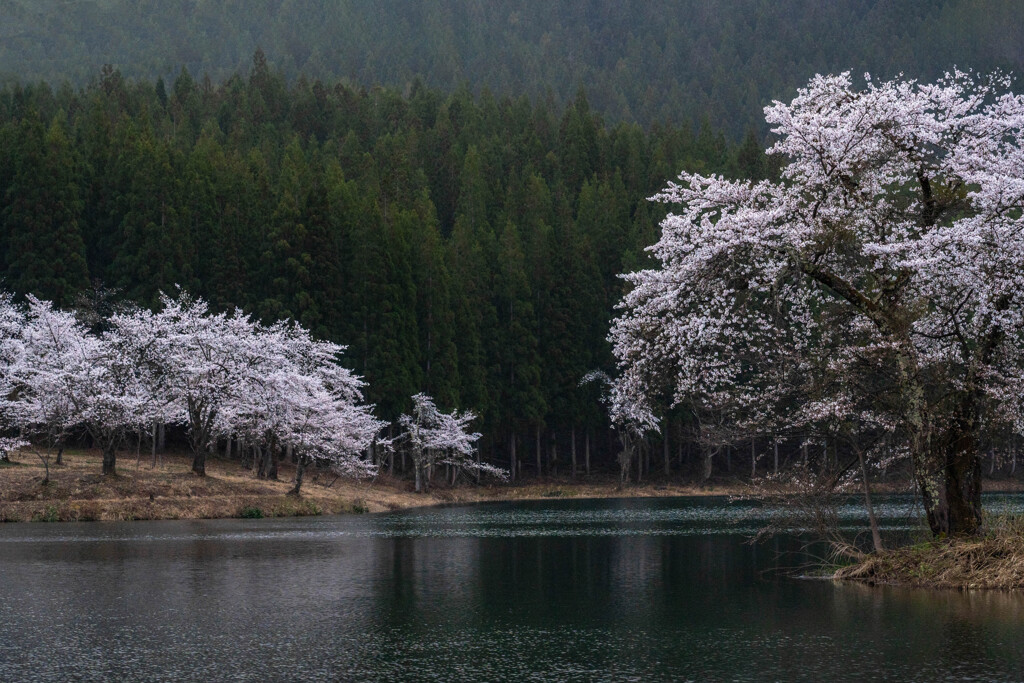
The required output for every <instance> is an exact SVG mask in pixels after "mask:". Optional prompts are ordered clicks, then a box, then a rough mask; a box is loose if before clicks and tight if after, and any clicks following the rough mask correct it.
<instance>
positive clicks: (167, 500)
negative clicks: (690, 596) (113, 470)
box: [0, 451, 742, 522]
mask: <svg viewBox="0 0 1024 683" xmlns="http://www.w3.org/2000/svg"><path fill="white" fill-rule="evenodd" d="M12 461H13V462H12V464H11V465H5V466H2V467H0V522H17V521H77V520H80V521H87V520H133V519H214V518H223V517H239V516H242V515H243V514H251V515H257V514H258V515H259V516H264V517H279V516H295V515H317V514H340V513H345V512H383V511H387V510H397V509H402V508H410V507H420V506H427V505H437V504H444V503H471V502H482V501H493V500H531V499H549V498H610V497H622V496H632V497H650V496H692V495H722V494H736V493H741V492H742V488H741V487H737V486H720V487H718V488H697V487H692V486H680V485H658V484H645V485H640V486H636V485H634V486H628V487H626V488H623V489H620V488H619V487H618V486H617V483H616V482H615V481H599V482H587V483H581V482H580V481H579V480H575V481H574V480H570V479H568V478H565V479H554V480H551V479H549V480H546V481H543V482H536V483H529V484H525V485H502V484H495V485H484V486H460V487H454V488H447V487H438V488H434V489H433V490H432V491H431V492H430V493H428V494H416V493H414V492H413V491H412V485H411V482H406V481H401V480H394V479H390V478H388V477H378V478H377V479H376V480H375V481H372V482H366V481H363V482H355V481H349V480H344V479H337V480H335V477H334V476H333V475H331V474H323V475H321V476H320V477H319V478H317V477H316V476H315V475H314V476H309V475H307V478H306V483H305V484H304V485H303V488H302V496H301V497H300V498H295V497H294V496H289V495H287V494H288V491H289V490H290V489H291V487H292V478H293V476H294V473H293V470H292V467H291V466H290V464H288V463H281V471H280V473H279V477H280V479H279V481H266V480H260V479H257V478H256V477H255V475H254V474H253V472H252V471H251V470H248V469H245V468H243V467H241V465H240V464H239V463H238V462H236V461H229V460H221V459H215V458H211V459H208V460H207V464H206V471H207V476H206V477H197V476H195V475H194V474H192V472H191V464H192V460H191V456H189V455H186V454H174V455H166V456H164V458H163V464H162V465H161V466H158V467H152V466H151V464H150V462H149V458H148V457H146V456H144V457H143V458H142V461H141V462H139V463H137V462H136V460H135V458H134V457H133V456H127V455H125V454H121V456H120V457H119V460H118V475H117V476H115V477H104V476H102V475H101V474H100V463H101V455H100V453H99V452H98V451H69V452H66V453H65V454H64V465H62V466H59V467H58V466H55V465H54V464H53V463H52V461H51V463H50V482H49V484H47V485H45V486H44V485H42V481H43V466H42V464H41V463H40V462H39V460H38V458H36V456H35V455H33V454H31V453H28V452H24V453H14V454H12ZM328 484H330V486H328ZM257 511H258V513H257Z"/></svg>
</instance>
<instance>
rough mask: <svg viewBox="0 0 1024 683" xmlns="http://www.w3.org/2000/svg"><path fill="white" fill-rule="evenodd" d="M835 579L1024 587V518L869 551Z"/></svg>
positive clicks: (1004, 519) (961, 586) (931, 585)
mask: <svg viewBox="0 0 1024 683" xmlns="http://www.w3.org/2000/svg"><path fill="white" fill-rule="evenodd" d="M834 578H836V579H841V580H848V581H862V582H865V583H870V584H898V585H906V586H923V587H929V588H956V589H961V590H966V589H974V588H986V589H993V588H994V589H1015V588H1024V518H1021V517H1009V516H1006V517H997V518H993V519H992V520H990V521H989V522H988V524H986V531H985V533H984V534H982V535H979V536H975V537H955V538H948V539H935V540H932V541H928V542H926V543H921V544H918V545H913V546H907V547H904V548H898V549H896V550H890V551H886V552H882V553H874V554H872V555H869V556H868V557H867V558H866V559H865V560H864V561H863V562H859V563H857V564H854V565H851V566H848V567H843V568H841V569H839V570H838V571H837V572H836V573H835V574H834Z"/></svg>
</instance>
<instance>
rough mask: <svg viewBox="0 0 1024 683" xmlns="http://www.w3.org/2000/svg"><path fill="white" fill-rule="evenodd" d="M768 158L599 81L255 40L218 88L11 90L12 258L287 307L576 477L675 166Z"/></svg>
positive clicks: (3, 210) (406, 384) (602, 451)
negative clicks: (547, 92) (352, 66)
mask: <svg viewBox="0 0 1024 683" xmlns="http://www.w3.org/2000/svg"><path fill="white" fill-rule="evenodd" d="M762 147H763V144H761V143H760V142H759V141H758V140H757V139H756V137H755V136H754V135H753V134H750V135H748V136H747V137H746V139H745V140H744V142H743V143H742V144H740V145H731V144H729V143H728V142H727V141H726V138H725V136H724V135H723V134H722V133H720V132H716V131H714V130H712V129H711V127H710V126H707V125H705V126H703V127H699V128H698V129H696V130H694V129H691V128H690V127H688V126H684V127H671V126H654V127H652V128H651V129H650V130H648V131H645V130H643V129H641V128H640V127H639V126H637V125H633V124H625V123H620V124H617V125H615V126H608V125H605V124H604V123H603V122H602V119H601V117H600V116H598V115H597V114H595V113H594V112H593V111H592V110H591V108H590V107H589V105H588V103H587V98H586V97H585V95H584V94H583V93H580V94H578V95H577V97H576V98H575V100H574V101H573V102H572V103H571V104H569V105H568V106H566V107H559V106H557V105H555V104H553V103H552V102H551V101H548V100H539V101H530V100H528V99H526V98H519V99H509V98H501V99H497V98H495V97H493V96H491V95H489V94H488V93H487V92H485V93H483V94H482V95H481V96H479V97H474V96H473V95H472V94H471V93H470V92H469V91H468V90H466V89H460V90H457V91H456V92H454V93H453V94H451V95H443V94H442V93H440V92H438V91H435V90H430V89H428V88H426V87H423V86H421V85H419V84H414V85H413V87H412V88H411V91H410V94H409V95H408V96H407V97H403V96H402V95H400V94H399V93H398V92H396V91H394V90H390V89H387V88H374V89H372V90H365V89H353V88H350V87H347V86H345V85H336V86H329V85H325V84H323V83H321V82H319V81H315V82H310V81H308V80H306V79H304V78H299V79H297V80H296V81H295V82H294V83H293V84H291V85H289V84H288V83H287V82H286V80H285V78H284V76H283V74H282V73H280V72H278V71H276V70H274V69H271V68H269V67H268V66H267V64H266V61H265V59H264V57H263V55H262V53H257V54H256V56H255V58H254V64H253V67H252V68H251V70H250V71H249V73H248V75H246V76H240V75H236V76H233V77H231V78H229V79H228V80H227V81H225V82H224V83H223V84H222V85H219V86H215V85H213V84H212V83H211V82H210V81H209V80H208V79H207V80H203V81H202V82H197V81H196V80H194V79H193V78H192V77H191V76H190V75H189V74H188V72H187V71H182V72H181V73H180V75H179V76H178V77H177V78H176V79H175V80H174V81H173V82H170V83H165V82H164V81H162V80H158V81H156V82H155V83H154V82H146V81H133V80H128V79H125V78H123V77H122V75H121V74H120V73H119V72H118V71H116V70H114V69H112V68H107V69H104V71H103V72H102V74H101V75H100V76H99V77H97V78H96V79H94V81H93V83H92V84H91V85H89V86H88V87H86V88H84V89H82V90H80V91H76V90H73V89H71V88H70V87H62V88H58V89H56V90H53V89H51V88H50V87H49V86H47V85H31V86H28V85H25V86H23V85H14V86H10V87H7V88H6V89H5V90H3V91H2V92H0V190H2V192H0V197H2V206H0V226H2V229H0V266H2V269H3V278H4V286H5V287H6V288H8V289H10V290H12V291H14V292H16V293H18V294H25V293H34V294H36V295H38V296H40V297H43V298H46V299H50V300H52V301H54V302H55V303H56V304H57V305H60V306H65V307H70V306H75V305H80V304H81V302H82V301H83V300H89V299H92V300H93V303H95V299H96V297H97V296H101V297H102V296H103V295H102V294H98V293H97V292H98V291H99V290H105V291H107V292H108V294H107V295H106V296H109V292H114V293H115V294H114V296H115V297H122V298H125V299H128V300H132V301H136V302H140V303H142V304H143V305H153V304H154V303H155V302H156V297H157V295H158V292H159V291H161V290H163V291H167V292H171V291H173V290H174V288H175V286H181V287H183V288H186V289H187V290H188V291H190V292H192V293H194V294H197V295H200V296H202V297H204V298H206V299H207V300H208V301H209V302H210V303H211V305H212V307H214V308H215V309H221V310H223V309H230V308H233V307H241V308H243V309H244V310H245V311H247V312H251V313H253V314H255V315H256V316H258V317H260V318H261V319H263V320H266V321H273V320H276V319H280V318H293V319H295V320H297V321H299V322H300V323H301V324H302V325H304V326H306V327H307V328H309V329H310V330H311V331H312V332H313V333H314V334H315V335H317V336H320V337H322V338H325V339H330V340H333V341H337V342H340V343H343V344H348V345H349V349H348V351H347V353H346V362H348V363H350V364H351V365H352V366H353V368H354V369H355V370H356V371H357V372H359V373H361V374H362V375H363V376H364V377H365V378H366V380H367V382H368V390H367V396H368V399H369V400H370V401H371V402H373V403H375V404H376V405H377V412H378V414H379V415H380V416H381V417H383V418H385V419H388V420H394V419H395V418H396V417H397V416H398V415H399V414H400V413H401V412H403V411H408V409H409V405H408V402H409V397H410V396H412V395H413V394H416V393H417V392H420V391H423V392H427V393H429V394H430V395H432V396H434V397H435V398H436V400H437V402H438V404H439V406H441V407H443V408H445V409H450V408H460V409H472V410H475V411H477V412H478V413H479V414H480V415H481V418H482V419H481V421H480V422H479V423H478V424H477V425H475V426H476V427H477V428H479V429H480V431H482V432H483V433H484V434H485V438H484V440H483V442H482V449H483V453H484V457H485V458H487V459H489V460H491V461H493V462H498V463H501V464H503V465H505V466H507V464H508V463H509V462H510V455H511V453H510V452H511V451H512V449H516V453H517V458H518V460H520V461H523V462H524V463H525V467H526V469H525V470H524V471H536V470H537V468H538V467H539V468H540V469H541V470H542V471H544V472H548V471H561V472H563V473H564V472H565V471H566V466H567V464H568V463H569V462H570V460H571V459H572V458H573V457H574V456H575V457H577V458H578V464H579V468H580V469H581V470H583V469H585V468H586V466H587V462H586V461H587V454H588V453H590V454H592V458H593V460H594V464H595V466H597V465H599V464H600V465H610V464H611V463H612V462H614V454H615V452H616V442H615V440H614V438H613V437H612V435H611V434H610V432H609V430H608V428H607V425H606V421H605V418H604V416H603V409H602V406H601V404H600V402H599V396H598V394H599V392H600V387H597V386H594V385H585V386H583V387H581V386H579V382H580V379H581V378H582V377H583V376H584V374H586V373H587V372H588V371H589V370H591V369H595V368H604V369H610V368H609V365H610V363H611V356H610V353H609V349H608V345H607V343H606V341H605V335H606V334H607V329H608V321H609V319H610V317H611V315H612V309H613V305H614V303H615V302H616V301H617V299H618V298H619V296H620V294H621V291H622V290H621V287H622V284H621V281H620V280H619V279H618V277H617V274H618V273H621V272H623V271H626V270H630V269H634V268H636V267H638V266H640V265H642V264H643V261H644V258H645V256H644V252H643V248H644V246H646V245H648V244H651V243H652V242H653V241H654V240H655V232H654V231H655V230H656V229H657V225H658V220H659V218H660V217H661V216H660V214H659V212H660V211H661V210H662V209H660V208H659V206H658V205H653V204H651V203H650V202H648V201H646V197H648V196H649V195H651V194H652V193H653V192H655V191H657V190H658V189H660V188H661V187H663V185H664V183H665V181H666V179H668V178H671V177H674V176H675V174H676V173H677V172H678V171H679V170H680V169H682V168H688V169H705V170H712V171H717V172H723V173H728V174H737V175H741V176H751V177H763V176H764V175H766V174H767V173H768V168H767V165H766V160H765V157H764V155H763V153H762V151H761V148H762ZM97 283H99V284H97ZM673 453H674V455H675V456H676V457H681V455H682V453H683V451H681V450H680V451H678V452H677V451H675V450H673Z"/></svg>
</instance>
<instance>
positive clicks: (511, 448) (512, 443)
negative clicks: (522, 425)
mask: <svg viewBox="0 0 1024 683" xmlns="http://www.w3.org/2000/svg"><path fill="white" fill-rule="evenodd" d="M508 452H509V456H508V461H509V462H508V476H509V480H511V481H513V482H514V481H515V480H516V430H514V429H513V430H512V433H511V434H510V436H509V439H508Z"/></svg>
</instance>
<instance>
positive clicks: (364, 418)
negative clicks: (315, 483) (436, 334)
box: [224, 323, 386, 495]
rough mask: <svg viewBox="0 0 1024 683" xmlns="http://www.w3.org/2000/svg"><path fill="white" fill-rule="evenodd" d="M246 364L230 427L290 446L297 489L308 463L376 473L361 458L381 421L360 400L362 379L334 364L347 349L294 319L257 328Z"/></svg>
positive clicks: (352, 473) (270, 443)
mask: <svg viewBox="0 0 1024 683" xmlns="http://www.w3.org/2000/svg"><path fill="white" fill-rule="evenodd" d="M255 339H256V344H255V346H254V348H253V351H254V357H255V353H258V354H259V357H258V359H257V360H255V362H253V363H250V364H247V368H248V373H247V374H246V376H245V377H244V378H243V379H241V382H240V383H241V384H242V385H243V386H244V387H245V390H244V391H243V392H241V393H240V394H239V399H238V400H236V401H235V402H234V403H233V404H231V405H230V406H228V409H227V410H225V411H224V415H226V416H227V415H230V418H231V420H232V421H233V423H234V424H233V427H232V429H233V430H234V431H236V432H238V431H243V432H244V433H246V434H247V435H248V436H249V438H250V439H252V440H256V441H262V442H263V445H264V447H265V448H266V449H267V451H268V452H269V451H270V449H281V448H285V449H291V450H292V451H293V452H294V454H295V456H296V458H297V461H298V464H297V467H296V471H295V487H294V488H293V489H292V491H291V493H292V494H293V495H299V493H300V491H301V487H302V481H303V475H304V473H305V470H306V468H307V467H308V466H309V465H311V464H314V463H316V464H318V465H322V466H327V467H330V468H331V469H333V470H334V471H336V472H338V473H339V474H343V475H346V476H353V477H363V476H370V475H372V474H374V473H375V468H374V467H373V465H372V464H371V463H369V462H368V461H366V460H365V459H363V458H362V457H360V455H361V454H362V453H363V452H364V451H366V450H367V449H368V448H369V446H370V444H371V443H372V442H373V439H374V438H375V437H376V435H377V433H378V432H379V431H380V430H381V429H382V428H383V427H384V426H385V425H386V423H385V422H383V421H380V420H377V419H376V418H374V417H373V406H371V405H368V404H365V403H363V402H362V401H363V396H362V387H363V382H362V380H360V379H359V378H358V377H356V376H355V375H354V374H353V373H352V372H351V371H350V370H348V369H347V368H344V367H342V366H341V364H340V363H339V358H340V355H341V353H342V352H343V350H344V347H342V346H340V345H338V344H333V343H331V342H325V341H318V340H314V339H313V338H312V337H311V336H310V334H309V332H308V331H307V330H305V329H304V328H302V327H301V326H300V325H298V324H295V323H290V324H288V323H278V324H276V325H273V326H270V327H269V328H260V329H259V330H258V331H257V333H256V335H255Z"/></svg>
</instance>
